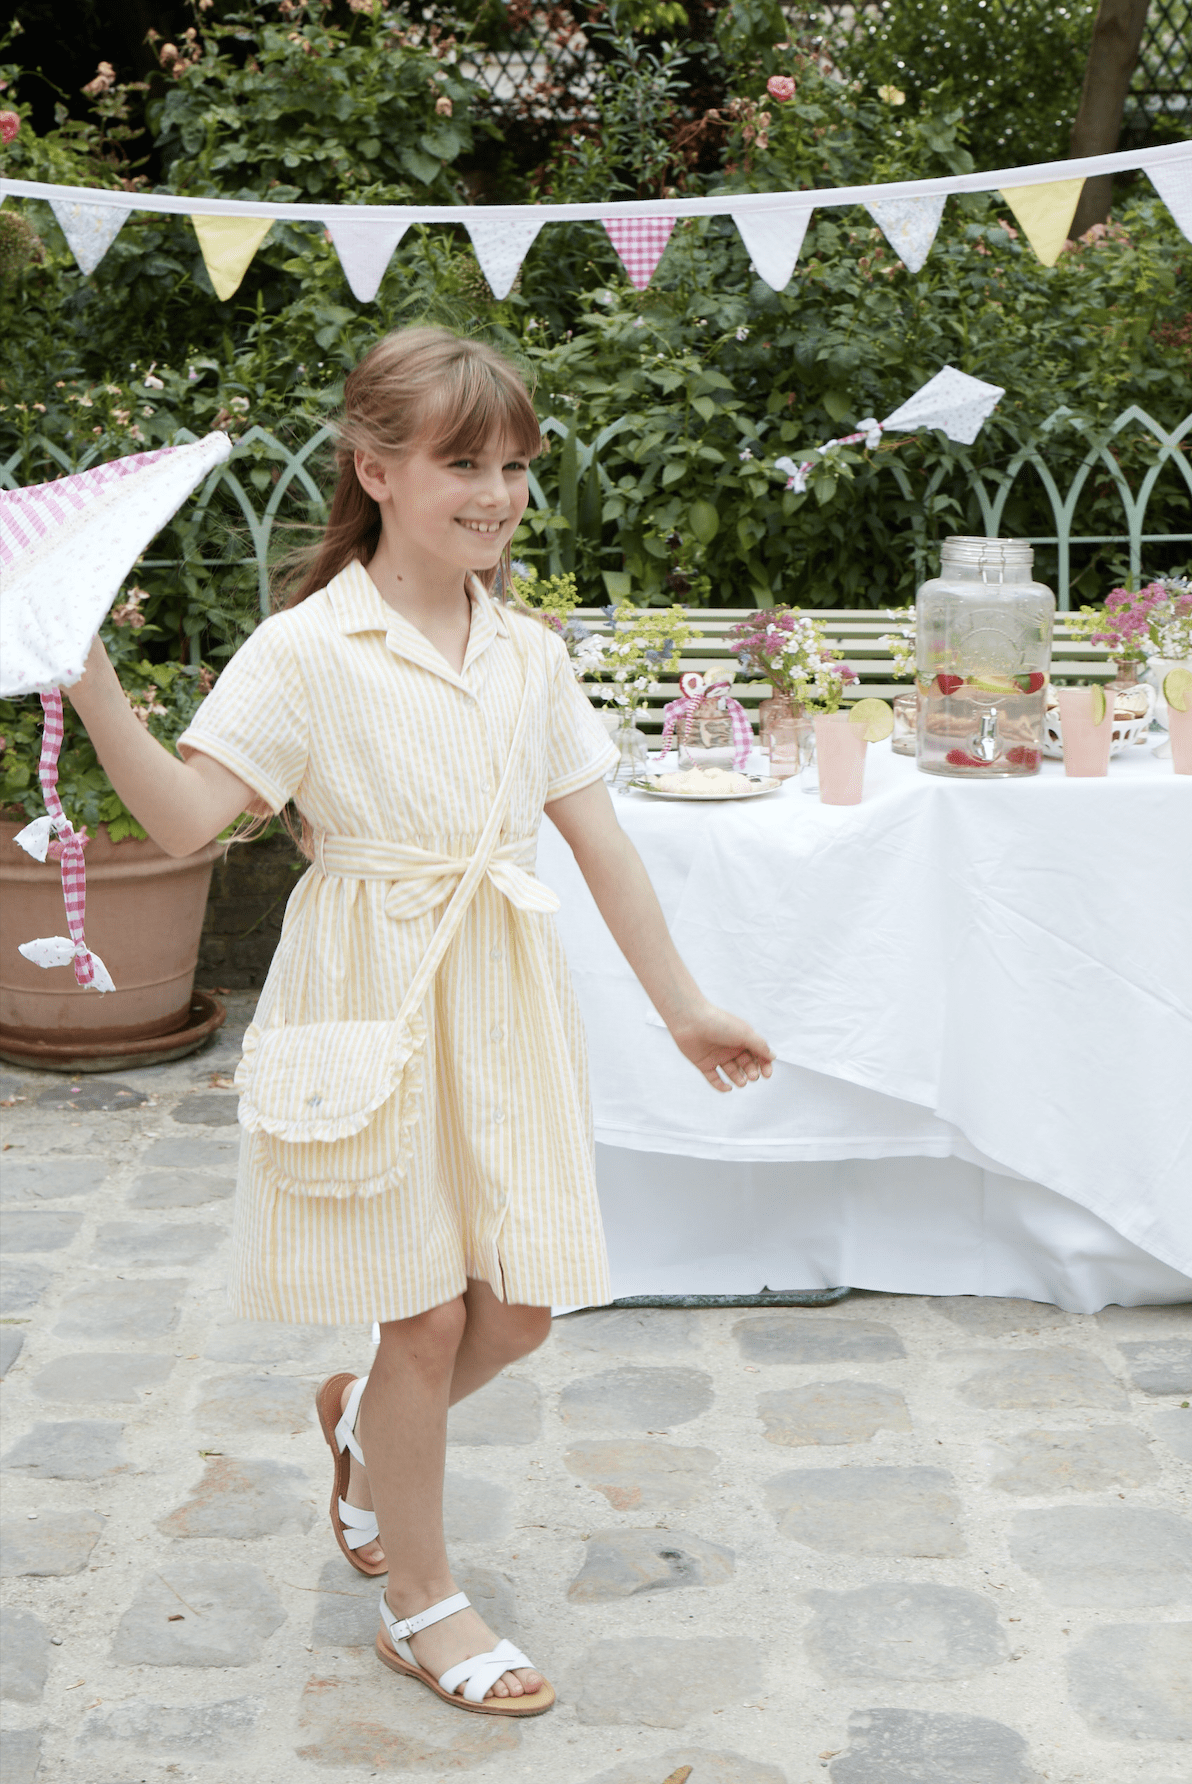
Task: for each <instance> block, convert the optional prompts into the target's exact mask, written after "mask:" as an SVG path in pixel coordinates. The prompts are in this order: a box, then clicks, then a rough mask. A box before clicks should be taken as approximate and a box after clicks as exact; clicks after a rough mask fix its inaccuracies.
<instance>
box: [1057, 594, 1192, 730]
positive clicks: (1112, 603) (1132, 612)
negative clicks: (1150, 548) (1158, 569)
mask: <svg viewBox="0 0 1192 1784" xmlns="http://www.w3.org/2000/svg"><path fill="white" fill-rule="evenodd" d="M1069 625H1070V629H1071V631H1072V632H1073V634H1074V635H1075V636H1076V637H1078V638H1087V639H1088V641H1089V643H1090V644H1104V645H1106V646H1107V647H1108V648H1109V649H1110V650H1111V651H1112V652H1113V657H1114V661H1115V663H1116V664H1117V678H1116V680H1115V682H1114V684H1113V686H1114V691H1115V693H1116V694H1117V695H1118V696H1119V699H1120V697H1121V696H1122V695H1124V694H1127V693H1128V692H1129V691H1130V690H1132V689H1136V688H1140V687H1149V688H1151V689H1153V691H1154V714H1153V716H1154V720H1155V723H1156V724H1158V725H1163V726H1166V724H1167V706H1166V702H1165V701H1164V699H1163V682H1164V679H1165V677H1166V676H1167V675H1169V674H1170V673H1171V671H1172V670H1173V669H1187V668H1192V581H1190V580H1189V579H1188V578H1187V577H1178V576H1164V577H1159V578H1157V579H1156V580H1155V581H1153V582H1148V583H1146V584H1145V585H1144V586H1143V587H1142V588H1139V589H1128V588H1115V589H1111V590H1110V591H1109V593H1108V594H1107V595H1106V597H1105V603H1104V606H1102V607H1082V608H1081V609H1080V611H1079V613H1074V614H1073V615H1072V617H1071V620H1070V621H1069Z"/></svg>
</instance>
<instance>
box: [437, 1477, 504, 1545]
mask: <svg viewBox="0 0 1192 1784" xmlns="http://www.w3.org/2000/svg"><path fill="white" fill-rule="evenodd" d="M512 1505H513V1500H512V1496H511V1495H510V1493H509V1492H508V1490H507V1489H506V1488H505V1487H500V1486H498V1485H497V1483H496V1481H491V1480H482V1479H480V1478H478V1477H477V1476H476V1475H471V1474H456V1473H454V1471H453V1470H452V1469H450V1468H449V1469H448V1470H447V1473H446V1475H445V1477H444V1480H443V1533H444V1535H445V1536H446V1538H447V1541H448V1542H449V1543H452V1542H496V1541H497V1539H498V1538H499V1537H502V1536H504V1535H505V1534H506V1532H507V1531H508V1529H509V1523H510V1516H511V1511H512Z"/></svg>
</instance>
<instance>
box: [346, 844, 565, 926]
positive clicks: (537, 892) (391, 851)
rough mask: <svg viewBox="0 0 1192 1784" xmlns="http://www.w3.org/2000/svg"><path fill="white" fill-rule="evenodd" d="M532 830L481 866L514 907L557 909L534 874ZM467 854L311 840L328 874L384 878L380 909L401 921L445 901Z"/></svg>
mask: <svg viewBox="0 0 1192 1784" xmlns="http://www.w3.org/2000/svg"><path fill="white" fill-rule="evenodd" d="M534 843H535V839H534V838H533V837H532V836H527V837H523V838H522V839H521V840H520V841H519V842H506V843H502V844H501V846H500V847H499V848H498V849H495V850H494V851H493V854H492V857H491V859H490V860H489V863H488V867H487V869H486V877H487V878H488V879H490V880H491V881H492V883H493V885H494V886H495V887H496V889H497V891H498V892H501V893H503V894H504V896H505V897H506V898H507V899H508V900H509V902H510V904H511V905H513V906H514V907H515V908H516V909H517V910H519V911H544V912H545V911H557V910H558V908H559V900H558V899H557V898H556V897H555V894H554V893H553V892H552V891H551V890H550V888H549V887H548V886H544V885H543V884H542V881H541V880H539V879H536V878H535V877H534V874H533V872H532V871H530V870H531V869H532V868H533V865H534ZM469 861H470V857H468V856H466V855H465V856H463V857H457V856H455V855H440V854H438V853H436V852H435V851H434V850H432V849H419V848H415V847H414V845H413V844H412V843H401V842H379V841H375V840H373V839H372V838H369V837H356V836H327V835H321V836H319V837H318V838H316V841H315V866H316V867H317V868H318V870H319V872H320V873H322V874H324V875H325V876H327V877H328V878H343V879H351V880H388V881H390V882H391V884H390V887H389V892H388V894H387V895H386V898H385V914H386V916H389V917H395V918H397V919H398V920H400V921H406V920H408V919H409V918H411V917H421V916H423V915H424V914H425V913H426V912H427V911H430V910H433V909H434V908H435V906H436V905H439V904H446V902H447V900H448V899H449V898H450V897H451V894H452V893H453V892H454V891H455V888H456V886H457V885H458V884H459V882H460V880H461V879H462V878H463V876H464V874H465V873H466V872H467V870H468V866H469Z"/></svg>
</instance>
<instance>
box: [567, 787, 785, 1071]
mask: <svg viewBox="0 0 1192 1784" xmlns="http://www.w3.org/2000/svg"><path fill="white" fill-rule="evenodd" d="M546 815H547V817H548V818H549V819H550V820H551V822H552V823H553V824H554V826H555V828H556V829H557V830H558V831H559V832H560V834H561V835H562V836H563V838H564V840H565V841H566V842H567V843H569V844H570V847H571V852H572V854H573V855H574V856H575V859H576V862H577V863H578V865H579V869H580V872H581V873H582V874H583V876H584V878H585V880H586V881H587V882H588V889H589V891H590V892H591V894H592V897H593V898H594V899H595V900H596V904H597V907H598V909H599V911H600V914H601V916H602V917H603V918H604V920H605V922H606V923H607V924H608V927H609V929H610V931H611V933H612V937H613V940H614V941H615V942H616V944H617V946H618V947H619V948H620V950H621V952H622V954H624V956H625V958H626V960H627V961H628V962H629V964H630V966H631V967H632V968H633V970H634V972H635V973H636V974H637V977H638V979H639V980H640V981H641V984H642V986H643V987H644V989H645V992H646V995H647V996H648V997H649V999H650V1002H651V1003H652V1004H653V1005H654V1008H655V1009H656V1010H657V1011H658V1014H659V1015H660V1016H661V1017H662V1020H663V1021H664V1022H665V1023H666V1026H667V1027H668V1028H669V1030H670V1032H671V1037H672V1039H673V1040H674V1043H675V1045H676V1046H677V1047H678V1049H679V1051H680V1053H682V1054H683V1055H684V1056H685V1057H686V1058H687V1059H689V1060H690V1061H691V1063H692V1065H693V1066H695V1067H696V1069H697V1071H700V1072H702V1073H703V1075H704V1077H705V1078H706V1079H707V1081H708V1083H709V1084H710V1085H711V1086H712V1088H713V1090H720V1091H725V1090H731V1088H732V1087H733V1085H734V1084H735V1085H737V1087H738V1088H741V1087H743V1086H744V1085H745V1084H747V1083H750V1082H756V1080H757V1079H758V1078H759V1077H762V1078H768V1077H769V1076H770V1072H771V1068H772V1065H773V1061H774V1055H773V1053H772V1052H771V1050H770V1048H769V1047H768V1046H767V1045H766V1042H765V1041H763V1039H762V1037H761V1035H759V1034H757V1033H756V1032H755V1031H754V1030H753V1029H752V1028H750V1026H749V1024H748V1023H747V1022H743V1021H742V1020H741V1018H740V1017H739V1016H732V1015H730V1014H729V1012H728V1011H727V1010H721V1009H718V1008H717V1007H716V1005H715V1004H713V1003H709V1002H708V999H707V998H706V997H705V996H704V995H703V992H702V991H701V990H700V988H699V986H698V985H697V984H696V982H695V980H694V979H693V978H692V976H691V974H690V973H689V972H688V970H687V968H686V967H685V966H684V964H683V962H682V960H681V959H680V957H679V952H678V949H677V948H676V947H675V944H674V942H673V941H672V940H671V935H670V931H669V929H668V928H667V926H666V918H665V917H664V916H663V914H662V907H661V905H660V904H659V903H658V898H657V895H656V893H655V891H654V888H653V886H652V885H651V884H650V880H649V876H648V874H647V873H646V870H645V867H644V866H643V864H642V858H641V856H640V855H639V854H638V852H637V850H636V849H635V848H634V846H633V844H632V843H631V842H630V840H629V838H628V837H627V836H626V834H625V832H624V831H623V830H622V829H621V826H620V825H619V824H618V822H617V818H616V813H615V812H614V811H613V804H612V800H611V799H610V798H609V796H608V788H607V787H606V786H605V785H604V783H603V781H596V782H594V783H593V784H592V785H591V786H589V787H583V788H581V789H580V791H579V792H578V793H568V794H566V795H565V796H564V797H563V798H562V799H555V800H552V802H551V803H550V804H549V805H548V806H547V807H546ZM722 1073H723V1076H721V1074H722ZM726 1080H727V1082H726Z"/></svg>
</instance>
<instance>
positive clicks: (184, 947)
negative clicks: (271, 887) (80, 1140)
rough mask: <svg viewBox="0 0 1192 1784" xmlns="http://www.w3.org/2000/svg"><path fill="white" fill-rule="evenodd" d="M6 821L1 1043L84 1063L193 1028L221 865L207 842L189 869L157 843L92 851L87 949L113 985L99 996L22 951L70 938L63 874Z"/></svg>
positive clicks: (105, 840) (1, 838)
mask: <svg viewBox="0 0 1192 1784" xmlns="http://www.w3.org/2000/svg"><path fill="white" fill-rule="evenodd" d="M21 828H22V824H21V823H19V822H18V823H11V822H7V821H2V820H0V1044H3V1043H4V1042H7V1043H9V1044H10V1045H13V1046H17V1047H20V1046H21V1045H22V1044H29V1043H43V1042H54V1043H58V1044H61V1045H65V1046H68V1047H72V1048H75V1049H77V1050H78V1052H79V1053H81V1054H85V1053H86V1051H87V1045H88V1043H95V1044H99V1045H104V1046H110V1045H111V1043H113V1042H123V1041H129V1042H135V1041H143V1040H146V1039H149V1038H151V1037H153V1036H156V1035H169V1034H173V1033H175V1032H176V1031H177V1030H179V1029H182V1028H184V1027H186V1025H187V1023H188V1022H189V1021H190V1020H191V992H192V990H193V988H194V977H195V963H196V961H197V960H198V953H199V936H200V932H201V930H202V927H203V913H204V910H205V909H206V905H207V888H208V886H209V885H210V883H211V866H212V863H213V861H214V860H215V859H216V857H217V856H218V855H219V853H220V851H221V849H222V848H223V844H222V843H218V842H212V843H208V844H207V845H206V847H205V848H202V849H199V850H197V851H196V852H195V853H194V854H193V855H186V856H184V857H182V858H181V859H180V860H179V859H175V858H174V857H173V856H170V855H167V854H166V853H165V852H164V850H162V849H159V848H158V846H157V844H156V843H155V842H148V841H146V842H137V841H134V840H132V839H129V840H127V841H125V842H120V843H113V842H112V841H111V840H110V839H109V837H108V833H107V830H106V828H105V827H104V826H103V825H101V826H100V827H99V830H98V833H97V834H96V835H95V836H93V837H92V838H91V840H90V842H89V843H88V844H87V853H86V863H87V945H88V946H89V947H90V948H93V949H94V950H95V952H96V953H97V954H98V955H99V956H100V958H101V960H102V961H103V963H104V965H105V966H106V967H107V969H108V971H109V972H110V973H111V975H112V978H113V980H114V981H115V985H116V989H115V991H109V992H106V993H104V994H103V995H101V994H100V993H99V992H96V991H84V990H81V989H80V988H79V986H78V985H76V984H75V980H74V974H73V972H72V971H71V969H70V967H68V966H63V967H53V968H50V969H46V968H43V967H40V966H35V965H34V964H33V962H32V961H30V960H26V959H25V957H24V955H23V954H21V953H19V952H18V951H17V950H18V944H19V943H20V942H27V941H33V940H34V939H35V938H36V937H38V936H43V935H66V934H67V933H68V930H67V927H66V910H65V906H64V905H63V902H62V880H61V873H60V870H59V866H58V863H57V862H56V861H55V862H46V863H45V864H44V865H43V864H42V863H41V862H38V861H33V860H31V859H30V857H29V856H28V855H26V854H25V852H24V850H23V849H20V848H18V847H17V845H16V843H15V842H14V841H13V838H14V837H15V836H16V834H17V831H18V830H20V829H21Z"/></svg>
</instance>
